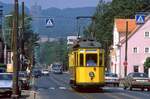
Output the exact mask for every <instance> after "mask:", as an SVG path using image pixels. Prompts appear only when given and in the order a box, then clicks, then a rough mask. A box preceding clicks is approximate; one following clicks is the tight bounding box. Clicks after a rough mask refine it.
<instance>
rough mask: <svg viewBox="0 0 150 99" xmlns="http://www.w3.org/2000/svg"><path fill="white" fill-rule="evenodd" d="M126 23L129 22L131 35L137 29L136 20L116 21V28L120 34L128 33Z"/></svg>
mask: <svg viewBox="0 0 150 99" xmlns="http://www.w3.org/2000/svg"><path fill="white" fill-rule="evenodd" d="M126 21H128V32H129V33H131V32H132V31H133V30H134V29H135V28H136V21H135V19H115V23H116V27H117V30H118V32H119V33H125V32H126Z"/></svg>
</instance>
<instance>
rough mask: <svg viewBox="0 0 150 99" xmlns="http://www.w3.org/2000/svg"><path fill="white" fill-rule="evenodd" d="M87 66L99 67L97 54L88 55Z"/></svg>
mask: <svg viewBox="0 0 150 99" xmlns="http://www.w3.org/2000/svg"><path fill="white" fill-rule="evenodd" d="M86 65H87V66H97V54H86Z"/></svg>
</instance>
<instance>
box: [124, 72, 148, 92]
mask: <svg viewBox="0 0 150 99" xmlns="http://www.w3.org/2000/svg"><path fill="white" fill-rule="evenodd" d="M122 83H123V87H124V89H127V88H129V89H130V90H132V89H133V88H141V89H142V91H143V90H144V89H145V88H147V89H148V91H150V79H149V78H148V75H147V74H145V73H139V72H133V73H129V74H128V75H127V76H126V77H125V78H124V79H123V81H122Z"/></svg>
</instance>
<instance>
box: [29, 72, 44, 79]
mask: <svg viewBox="0 0 150 99" xmlns="http://www.w3.org/2000/svg"><path fill="white" fill-rule="evenodd" d="M31 75H32V77H36V78H38V77H41V75H42V73H41V70H33V71H32V73H31Z"/></svg>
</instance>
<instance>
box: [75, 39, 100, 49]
mask: <svg viewBox="0 0 150 99" xmlns="http://www.w3.org/2000/svg"><path fill="white" fill-rule="evenodd" d="M101 47H102V45H101V43H99V42H97V41H95V40H83V41H79V42H78V43H76V44H75V45H74V46H73V48H101Z"/></svg>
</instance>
